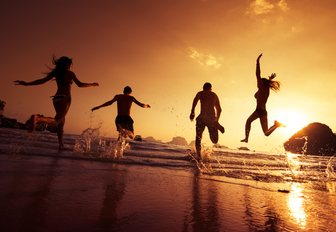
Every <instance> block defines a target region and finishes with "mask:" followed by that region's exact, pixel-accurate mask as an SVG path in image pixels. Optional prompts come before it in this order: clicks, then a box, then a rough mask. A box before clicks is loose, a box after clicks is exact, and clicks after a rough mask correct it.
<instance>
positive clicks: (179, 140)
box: [168, 136, 188, 146]
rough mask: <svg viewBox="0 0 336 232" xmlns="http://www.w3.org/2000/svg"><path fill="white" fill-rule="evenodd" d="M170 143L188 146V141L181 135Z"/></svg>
mask: <svg viewBox="0 0 336 232" xmlns="http://www.w3.org/2000/svg"><path fill="white" fill-rule="evenodd" d="M168 144H174V145H182V146H187V145H188V142H187V140H186V139H185V138H183V137H181V136H176V137H174V138H173V139H172V141H170V142H168Z"/></svg>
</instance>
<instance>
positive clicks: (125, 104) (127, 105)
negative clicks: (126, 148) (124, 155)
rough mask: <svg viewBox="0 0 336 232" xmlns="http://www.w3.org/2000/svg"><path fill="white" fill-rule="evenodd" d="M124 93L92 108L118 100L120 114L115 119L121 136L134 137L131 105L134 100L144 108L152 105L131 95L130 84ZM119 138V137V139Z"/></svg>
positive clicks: (95, 108)
mask: <svg viewBox="0 0 336 232" xmlns="http://www.w3.org/2000/svg"><path fill="white" fill-rule="evenodd" d="M123 92H124V93H123V94H118V95H115V96H114V98H113V99H112V100H110V101H107V102H105V103H104V104H102V105H99V106H96V107H93V108H92V109H91V110H92V111H95V110H98V109H100V108H102V107H106V106H109V105H112V104H113V103H114V102H117V109H118V115H117V117H116V119H115V124H116V127H117V130H118V132H119V138H121V137H129V138H131V139H133V138H134V128H133V119H132V118H131V116H130V114H131V107H132V103H133V102H134V103H135V104H137V105H138V106H140V107H142V108H150V105H148V104H143V103H141V102H139V101H138V100H136V99H135V97H133V96H131V93H132V89H131V87H129V86H126V87H125V88H124V91H123ZM119 138H118V139H119Z"/></svg>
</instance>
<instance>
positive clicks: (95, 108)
mask: <svg viewBox="0 0 336 232" xmlns="http://www.w3.org/2000/svg"><path fill="white" fill-rule="evenodd" d="M115 101H117V96H115V97H114V98H113V99H112V100H110V101H107V102H105V103H104V104H101V105H99V106H95V107H93V108H92V109H91V111H92V112H93V111H95V110H98V109H100V108H102V107H106V106H109V105H112V104H113V103H114V102H115Z"/></svg>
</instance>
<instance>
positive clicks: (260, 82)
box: [241, 53, 284, 143]
mask: <svg viewBox="0 0 336 232" xmlns="http://www.w3.org/2000/svg"><path fill="white" fill-rule="evenodd" d="M261 57H262V53H261V54H260V55H259V56H258V58H257V65H256V77H257V87H258V91H257V92H256V93H255V95H254V97H255V98H256V100H257V107H256V110H255V111H254V112H253V113H252V114H251V115H250V116H249V117H248V119H247V120H246V123H245V138H244V139H242V140H241V142H245V143H248V140H249V135H250V131H251V124H252V122H253V121H254V120H256V119H258V118H259V119H260V124H261V128H262V130H263V132H264V134H265V136H269V135H270V134H272V133H273V131H274V130H275V129H277V128H278V127H280V126H284V125H283V124H281V123H280V122H278V121H274V125H273V126H271V127H270V128H268V118H267V111H266V102H267V100H268V97H269V94H270V89H271V90H273V91H275V92H276V91H279V90H280V82H278V81H274V80H273V79H274V78H275V77H276V74H275V73H272V74H271V75H270V76H269V77H268V79H267V78H262V77H261V75H260V58H261Z"/></svg>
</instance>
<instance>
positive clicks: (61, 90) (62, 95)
mask: <svg viewBox="0 0 336 232" xmlns="http://www.w3.org/2000/svg"><path fill="white" fill-rule="evenodd" d="M53 64H54V65H55V67H54V68H53V69H51V70H50V72H49V73H47V76H46V77H44V78H41V79H38V80H34V81H31V82H26V81H19V80H17V81H14V82H15V84H16V85H23V86H31V85H41V84H44V83H46V82H47V81H50V80H52V79H56V83H57V91H56V94H55V95H54V96H52V99H53V105H54V108H55V111H56V116H55V117H54V118H52V117H43V116H38V115H34V116H33V122H34V124H33V128H32V130H33V131H34V130H35V127H36V124H37V123H39V122H42V123H46V124H49V125H52V126H56V127H57V137H58V143H59V150H63V149H65V147H64V144H63V133H64V124H65V116H66V114H67V112H68V110H69V108H70V105H71V85H72V83H73V82H75V84H76V85H77V86H78V87H91V86H98V83H83V82H81V81H80V80H79V79H78V78H77V77H76V74H75V73H74V72H72V71H71V70H70V68H71V65H72V59H70V58H69V57H67V56H62V57H60V58H58V59H56V58H55V57H53Z"/></svg>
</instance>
